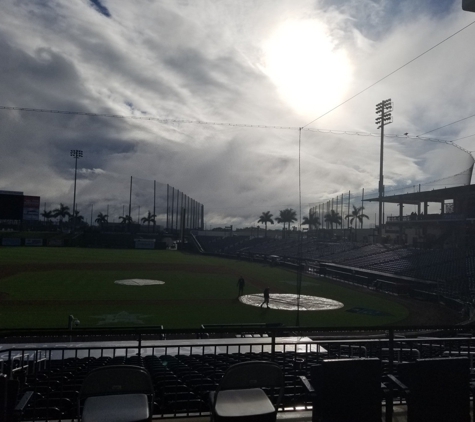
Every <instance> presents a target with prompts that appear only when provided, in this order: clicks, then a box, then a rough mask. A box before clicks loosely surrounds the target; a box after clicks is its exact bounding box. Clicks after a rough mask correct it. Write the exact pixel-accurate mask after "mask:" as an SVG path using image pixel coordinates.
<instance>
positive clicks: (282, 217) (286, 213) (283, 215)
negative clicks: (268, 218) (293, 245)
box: [276, 208, 297, 231]
mask: <svg viewBox="0 0 475 422" xmlns="http://www.w3.org/2000/svg"><path fill="white" fill-rule="evenodd" d="M276 221H277V222H278V223H283V224H284V230H285V225H286V224H288V230H289V231H290V224H291V223H293V222H294V221H297V212H296V211H295V210H293V209H292V208H286V209H285V210H280V211H279V217H277V218H276Z"/></svg>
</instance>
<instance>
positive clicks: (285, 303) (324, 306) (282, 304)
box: [239, 293, 345, 311]
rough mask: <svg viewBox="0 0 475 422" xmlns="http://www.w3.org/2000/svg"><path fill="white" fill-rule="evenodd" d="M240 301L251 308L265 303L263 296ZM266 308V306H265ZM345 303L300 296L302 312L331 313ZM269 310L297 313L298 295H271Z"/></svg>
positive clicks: (242, 298) (248, 297)
mask: <svg viewBox="0 0 475 422" xmlns="http://www.w3.org/2000/svg"><path fill="white" fill-rule="evenodd" d="M239 300H240V301H241V302H242V303H244V304H246V305H251V306H261V304H262V302H263V301H264V296H263V295H261V294H255V295H245V296H241V297H240V298H239ZM263 306H266V305H263ZM343 306H345V305H343V303H341V302H337V301H336V300H332V299H327V298H325V297H318V296H305V295H301V296H300V307H299V309H300V310H301V311H330V310H332V309H340V308H343ZM269 308H271V309H279V310H282V311H296V310H297V295H296V294H291V293H284V294H281V293H274V294H271V295H270V299H269Z"/></svg>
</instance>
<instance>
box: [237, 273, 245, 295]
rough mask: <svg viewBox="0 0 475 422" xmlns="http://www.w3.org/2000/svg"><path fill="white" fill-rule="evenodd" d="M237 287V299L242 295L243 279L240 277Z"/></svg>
mask: <svg viewBox="0 0 475 422" xmlns="http://www.w3.org/2000/svg"><path fill="white" fill-rule="evenodd" d="M237 285H238V288H239V291H238V297H239V296H242V295H243V294H244V279H243V278H242V276H241V277H239V280H238V282H237Z"/></svg>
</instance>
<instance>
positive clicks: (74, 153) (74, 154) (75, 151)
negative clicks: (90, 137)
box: [71, 149, 82, 232]
mask: <svg viewBox="0 0 475 422" xmlns="http://www.w3.org/2000/svg"><path fill="white" fill-rule="evenodd" d="M71 157H74V158H75V165H74V197H73V232H74V229H75V228H76V178H77V173H78V158H82V151H81V150H80V149H72V150H71Z"/></svg>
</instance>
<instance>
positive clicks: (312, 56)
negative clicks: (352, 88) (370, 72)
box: [263, 20, 351, 117]
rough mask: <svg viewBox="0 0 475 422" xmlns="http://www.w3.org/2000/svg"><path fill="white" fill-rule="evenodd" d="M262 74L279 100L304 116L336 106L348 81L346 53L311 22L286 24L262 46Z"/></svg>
mask: <svg viewBox="0 0 475 422" xmlns="http://www.w3.org/2000/svg"><path fill="white" fill-rule="evenodd" d="M263 48H264V54H265V64H264V69H263V70H264V72H265V73H266V74H267V75H268V76H269V77H270V78H271V80H272V81H273V82H274V84H275V85H276V86H277V88H278V90H279V93H280V95H281V96H282V97H283V99H284V100H285V101H286V102H287V103H288V104H289V105H290V106H291V107H292V108H293V109H294V110H295V111H296V112H298V113H299V114H302V115H305V116H307V117H311V116H314V115H315V114H318V113H320V112H325V111H327V110H328V109H329V108H331V107H333V106H335V105H337V104H338V102H339V101H340V100H341V99H342V97H343V95H344V94H345V92H346V90H347V87H348V85H349V83H350V79H351V63H350V61H349V59H348V56H347V54H346V52H345V51H344V50H342V49H337V48H335V42H334V41H333V40H332V38H331V36H330V35H329V34H328V31H327V29H326V27H325V26H324V25H323V24H321V23H319V22H318V21H315V20H303V21H302V20H300V21H288V22H286V23H284V24H283V25H281V26H279V28H277V30H276V31H275V32H274V33H273V34H272V35H271V36H270V38H269V39H268V40H267V41H266V42H265V43H264V46H263Z"/></svg>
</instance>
